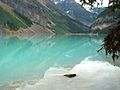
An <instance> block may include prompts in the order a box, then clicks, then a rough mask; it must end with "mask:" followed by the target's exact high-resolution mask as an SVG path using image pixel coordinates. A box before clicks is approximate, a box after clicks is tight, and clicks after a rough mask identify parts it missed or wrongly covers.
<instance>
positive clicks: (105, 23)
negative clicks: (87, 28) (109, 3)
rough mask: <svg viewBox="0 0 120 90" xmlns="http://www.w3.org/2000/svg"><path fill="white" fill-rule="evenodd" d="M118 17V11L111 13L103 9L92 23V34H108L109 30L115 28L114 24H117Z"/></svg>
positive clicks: (119, 11) (119, 14) (119, 13)
mask: <svg viewBox="0 0 120 90" xmlns="http://www.w3.org/2000/svg"><path fill="white" fill-rule="evenodd" d="M118 16H120V10H116V11H114V12H112V11H110V9H108V8H107V9H105V10H104V11H103V12H102V13H101V14H100V15H99V16H98V18H97V19H96V20H95V21H94V22H93V23H92V25H91V29H92V32H94V33H102V34H104V33H105V34H106V33H109V32H110V30H111V29H112V28H113V27H115V26H116V23H117V22H118V19H117V17H118Z"/></svg>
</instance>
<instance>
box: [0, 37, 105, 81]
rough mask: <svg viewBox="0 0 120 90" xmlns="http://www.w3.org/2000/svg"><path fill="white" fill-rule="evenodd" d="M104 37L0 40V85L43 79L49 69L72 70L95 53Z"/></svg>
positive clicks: (97, 56) (95, 57)
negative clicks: (65, 68)
mask: <svg viewBox="0 0 120 90" xmlns="http://www.w3.org/2000/svg"><path fill="white" fill-rule="evenodd" d="M103 38H104V36H36V37H20V38H18V37H2V38H1V39H0V51H1V52H0V83H6V82H13V81H19V80H30V79H33V78H39V79H40V78H42V77H43V76H44V73H45V71H46V70H48V68H50V67H52V66H55V65H56V66H62V67H72V66H74V65H76V64H78V63H80V62H81V61H82V60H84V59H85V58H86V57H91V58H92V60H105V56H104V54H103V52H101V53H97V50H98V49H99V48H100V46H101V44H102V40H103Z"/></svg>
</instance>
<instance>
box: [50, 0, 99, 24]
mask: <svg viewBox="0 0 120 90" xmlns="http://www.w3.org/2000/svg"><path fill="white" fill-rule="evenodd" d="M51 2H53V3H54V4H55V5H56V6H57V7H58V8H59V9H60V10H62V11H63V12H65V13H66V14H67V15H68V16H70V17H72V18H73V19H75V20H78V21H80V22H82V23H83V24H85V25H88V26H89V25H90V24H91V23H92V22H93V21H94V20H95V19H96V17H97V15H98V14H96V12H97V11H98V10H96V12H95V13H94V12H92V13H91V12H89V11H87V10H86V9H85V8H83V7H82V6H80V5H79V4H78V3H76V2H75V0H51ZM93 11H94V10H93Z"/></svg>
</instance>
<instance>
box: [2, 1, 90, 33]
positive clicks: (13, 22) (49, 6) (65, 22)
mask: <svg viewBox="0 0 120 90" xmlns="http://www.w3.org/2000/svg"><path fill="white" fill-rule="evenodd" d="M0 4H1V5H0V8H1V9H0V10H1V11H0V12H2V14H4V15H1V14H0V21H3V22H1V23H0V27H3V28H5V29H6V30H7V32H11V31H17V33H39V34H73V33H88V32H90V30H89V28H88V27H87V26H85V25H84V24H82V23H80V22H79V21H76V20H74V19H73V18H71V17H69V16H68V15H67V14H66V13H64V12H62V11H61V10H59V9H58V8H57V7H56V6H55V5H54V4H53V3H52V2H51V1H49V0H1V1H0ZM2 16H4V18H2ZM12 33H14V32H12ZM15 33H16V32H15Z"/></svg>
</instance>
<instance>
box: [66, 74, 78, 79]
mask: <svg viewBox="0 0 120 90" xmlns="http://www.w3.org/2000/svg"><path fill="white" fill-rule="evenodd" d="M64 76H65V77H68V78H73V77H75V76H77V75H76V74H65V75H64Z"/></svg>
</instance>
